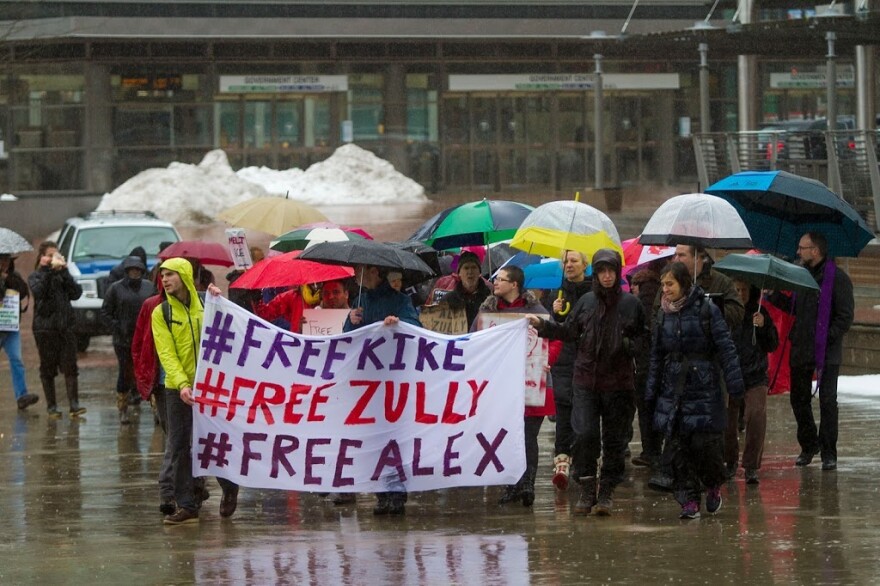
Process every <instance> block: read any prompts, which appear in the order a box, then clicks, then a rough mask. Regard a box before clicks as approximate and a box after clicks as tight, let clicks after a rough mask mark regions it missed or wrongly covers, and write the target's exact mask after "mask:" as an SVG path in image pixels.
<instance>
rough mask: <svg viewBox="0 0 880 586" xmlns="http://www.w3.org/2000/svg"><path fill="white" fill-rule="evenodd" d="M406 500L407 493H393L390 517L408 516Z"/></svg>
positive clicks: (390, 498) (390, 499) (390, 502)
mask: <svg viewBox="0 0 880 586" xmlns="http://www.w3.org/2000/svg"><path fill="white" fill-rule="evenodd" d="M406 498H407V495H406V493H405V492H392V493H391V494H390V496H389V497H388V499H389V506H388V514H389V515H405V514H406Z"/></svg>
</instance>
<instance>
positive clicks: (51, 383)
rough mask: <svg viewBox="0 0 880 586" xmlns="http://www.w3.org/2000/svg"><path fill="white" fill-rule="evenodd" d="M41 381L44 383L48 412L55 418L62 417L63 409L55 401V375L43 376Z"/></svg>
mask: <svg viewBox="0 0 880 586" xmlns="http://www.w3.org/2000/svg"><path fill="white" fill-rule="evenodd" d="M40 382H41V383H43V394H44V395H45V396H46V412H47V413H48V414H49V417H51V418H53V419H58V418H60V417H61V411H59V410H58V404H57V403H56V402H55V377H48V376H41V377H40Z"/></svg>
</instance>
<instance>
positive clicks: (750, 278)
mask: <svg viewBox="0 0 880 586" xmlns="http://www.w3.org/2000/svg"><path fill="white" fill-rule="evenodd" d="M712 268H714V269H717V270H718V271H720V272H722V273H724V274H725V275H727V276H729V277H733V278H736V279H740V280H742V281H745V282H746V283H749V284H750V285H755V286H756V287H758V288H759V289H778V290H781V291H811V290H812V291H818V290H819V285H818V283H816V280H815V279H814V278H813V275H811V274H810V271H808V270H807V269H805V268H804V267H799V266H797V265H794V264H791V263H790V262H786V261H784V260H782V259H779V258H776V257H775V256H772V255H770V254H728V255H727V256H725V257H724V258H723V259H721V260H720V261H718V262H717V263H715V264H714V265H713V267H712Z"/></svg>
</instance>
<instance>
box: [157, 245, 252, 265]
mask: <svg viewBox="0 0 880 586" xmlns="http://www.w3.org/2000/svg"><path fill="white" fill-rule="evenodd" d="M178 256H179V257H182V258H191V259H195V260H197V261H199V262H200V263H202V264H203V265H220V266H223V267H231V266H232V265H233V264H235V263H233V262H232V255H230V254H229V249H227V248H226V247H225V246H223V245H222V244H218V243H217V242H204V241H202V240H181V241H180V242H175V243H174V244H172V245H170V246H168V247H167V248H166V249H165V250H163V251H162V252H160V253H159V258H160V259H161V260H165V259H169V258H174V257H178Z"/></svg>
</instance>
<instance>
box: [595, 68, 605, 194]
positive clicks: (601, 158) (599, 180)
mask: <svg viewBox="0 0 880 586" xmlns="http://www.w3.org/2000/svg"><path fill="white" fill-rule="evenodd" d="M593 61H595V62H596V73H595V77H596V83H595V86H596V87H595V88H594V91H593V98H594V103H593V108H594V109H595V111H594V112H593V137H594V140H593V142H594V143H595V144H594V145H593V155H594V165H595V166H596V171H595V174H594V176H593V188H594V189H597V190H598V189H602V187H603V186H604V183H605V153H604V151H603V148H602V137H603V136H604V134H605V132H604V130H603V128H602V109H603V99H602V98H603V96H602V55H600V54H598V53H596V54H595V55H593Z"/></svg>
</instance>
